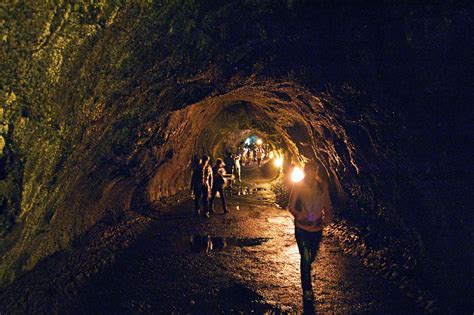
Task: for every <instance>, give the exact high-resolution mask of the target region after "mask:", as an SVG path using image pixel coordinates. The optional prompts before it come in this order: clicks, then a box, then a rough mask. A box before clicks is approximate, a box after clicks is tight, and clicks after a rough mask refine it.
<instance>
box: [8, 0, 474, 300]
mask: <svg viewBox="0 0 474 315" xmlns="http://www.w3.org/2000/svg"><path fill="white" fill-rule="evenodd" d="M363 2H364V1H354V4H351V5H347V4H346V3H345V1H342V2H338V1H335V2H334V4H330V5H329V4H328V1H280V2H278V1H277V2H274V3H271V4H270V2H266V1H221V2H219V5H214V4H211V2H207V1H186V2H185V3H181V2H179V1H138V2H136V1H130V2H123V3H122V2H116V1H100V2H97V1H92V2H91V1H78V3H77V4H71V3H69V2H63V1H59V2H48V3H46V2H45V3H42V4H38V3H36V2H34V3H33V2H32V3H28V2H22V1H19V2H15V4H12V5H11V6H10V5H9V6H6V7H5V8H4V9H5V10H2V11H1V13H0V14H2V18H4V19H5V21H6V24H5V25H6V26H7V27H4V28H2V30H1V32H2V36H1V38H2V45H1V46H0V53H1V58H0V60H1V61H2V66H1V67H0V68H1V70H2V75H1V76H0V78H1V80H2V81H1V89H2V94H1V97H2V100H1V101H2V105H4V106H2V108H0V109H1V110H0V119H1V120H2V121H1V123H2V124H1V128H0V153H1V156H0V192H1V198H2V199H1V200H0V210H1V211H0V233H1V239H0V256H1V257H2V259H1V260H0V283H1V284H2V285H4V284H6V283H9V282H11V281H13V280H14V279H15V277H17V276H18V275H20V274H22V273H24V272H25V271H26V270H30V269H32V268H33V267H34V266H35V265H36V264H37V263H38V261H40V260H41V259H43V258H45V257H47V256H48V255H51V254H53V253H55V252H58V251H60V250H63V249H67V248H68V247H70V246H71V243H72V241H73V240H74V239H77V238H78V237H79V236H81V235H82V234H84V233H85V232H86V231H88V230H89V229H90V228H91V227H93V226H94V225H95V224H97V223H98V222H100V221H101V220H105V219H107V220H106V221H108V222H114V220H119V219H120V217H121V215H123V213H124V212H125V211H128V210H135V209H136V207H140V206H142V205H146V204H147V203H149V202H153V201H154V200H157V199H159V198H162V197H166V196H168V195H172V194H174V193H176V192H178V191H179V190H181V189H183V188H185V187H186V186H187V183H186V176H187V169H188V165H189V160H190V156H189V154H191V153H193V152H195V151H205V152H208V153H210V154H213V155H214V154H220V153H219V152H218V151H220V150H221V148H220V145H219V140H218V139H217V138H214V137H218V136H219V135H224V131H225V130H229V129H230V128H228V129H226V128H220V129H219V132H218V133H213V135H211V134H207V133H206V131H205V130H204V125H200V124H199V123H198V122H196V121H195V122H194V124H193V125H191V122H186V120H187V119H188V118H190V119H196V117H198V116H199V114H200V111H199V109H197V108H199V107H201V110H202V111H203V113H202V115H204V116H205V117H206V118H208V119H210V120H212V121H216V122H217V124H216V126H218V125H219V122H220V121H222V122H224V121H225V115H229V116H230V114H229V112H232V111H233V110H235V111H237V112H239V108H247V107H248V108H250V115H251V117H252V120H249V121H247V123H245V124H244V126H243V127H242V128H243V129H238V130H241V133H242V135H243V134H245V132H246V131H245V130H252V132H255V133H260V134H262V135H263V136H268V137H269V138H271V139H273V140H272V141H275V143H279V144H280V145H281V146H282V147H284V148H285V150H287V152H288V153H289V154H290V155H291V156H293V157H294V159H296V160H298V159H299V158H301V159H303V157H305V158H315V159H317V160H319V161H320V163H321V165H322V166H323V167H324V169H325V171H326V173H327V175H328V181H329V182H330V183H331V188H332V189H331V190H332V191H331V192H332V195H333V196H335V198H336V199H341V200H343V199H346V201H347V205H344V206H342V207H340V208H339V210H340V215H341V217H343V218H344V219H347V220H348V222H349V224H350V225H351V226H355V227H356V228H357V230H359V231H361V233H362V234H363V235H365V237H366V238H367V239H368V240H369V241H370V243H371V245H372V246H374V247H377V246H385V247H390V248H395V247H396V248H402V250H401V251H400V252H402V254H401V256H403V259H401V261H398V262H396V264H398V265H399V266H401V268H405V263H406V266H407V267H408V269H407V270H408V272H409V273H410V275H411V276H413V277H417V278H419V281H420V282H421V283H423V284H427V285H426V286H427V287H437V288H438V289H439V292H441V293H442V294H440V295H442V296H445V295H446V294H445V292H446V291H447V292H448V294H451V297H450V299H451V300H452V301H454V302H456V303H457V300H459V299H458V296H460V295H462V292H466V291H468V290H467V289H466V288H468V287H469V284H468V283H467V280H466V278H467V277H466V276H465V274H467V273H469V270H470V265H469V261H470V253H471V247H472V246H471V244H470V242H469V240H470V235H471V232H470V225H469V222H471V221H472V220H471V218H470V216H471V213H472V211H470V208H469V207H468V206H467V205H468V204H469V205H470V204H471V202H470V200H468V198H469V196H470V193H469V187H470V182H469V179H470V177H469V174H468V173H469V172H466V165H470V164H469V157H470V153H471V152H470V147H469V146H467V145H466V143H468V141H469V137H468V135H470V134H471V133H470V132H469V131H470V128H471V125H472V123H471V121H469V118H470V115H466V113H467V112H469V110H470V107H469V104H471V99H472V97H471V94H472V93H471V90H472V88H471V87H470V86H468V84H466V83H467V82H469V80H465V77H466V75H465V74H466V72H465V71H466V67H465V65H466V64H469V62H470V56H471V55H472V53H471V50H472V49H471V48H470V47H471V45H470V44H471V42H472V41H471V38H472V36H469V34H471V33H472V31H471V30H472V27H471V25H472V16H473V15H472V12H470V11H471V10H470V9H468V8H465V7H463V6H462V5H460V6H458V5H453V3H451V4H449V3H447V4H446V5H444V4H441V3H440V4H439V5H438V4H426V5H425V4H423V5H419V6H418V5H416V6H413V5H410V4H398V3H397V4H395V5H392V4H387V5H385V4H383V5H380V6H377V7H372V6H368V5H365V4H364V3H363ZM389 2H390V1H389ZM331 3H332V2H331ZM2 9H3V8H2ZM288 82H289V83H288ZM294 82H298V84H299V85H298V84H295V83H294ZM226 99H227V101H226ZM214 103H216V104H217V103H219V104H221V106H218V105H216V104H214ZM239 103H240V104H244V105H236V104H239ZM213 104H214V105H213ZM213 106H214V107H217V108H219V107H220V108H221V110H218V113H215V112H213V111H210V110H209V111H208V110H207V107H210V108H212V107H213ZM226 113H227V114H226ZM187 115H188V116H187ZM196 115H197V116H196ZM259 117H260V118H259ZM262 117H265V118H262ZM264 119H272V120H268V121H266V124H265V123H263V122H264ZM244 122H245V120H244ZM232 123H234V122H233V121H232ZM175 124H177V125H175ZM221 125H222V124H221ZM221 127H224V126H221ZM193 128H197V129H196V130H194V129H193ZM239 128H240V126H239ZM187 132H189V133H187ZM180 136H181V137H182V139H179V137H180ZM225 136H226V137H232V136H231V135H230V134H229V131H225ZM457 174H459V176H458V175H457ZM338 196H342V197H343V198H338ZM345 197H347V198H345ZM453 244H455V245H456V246H453ZM386 256H387V257H388V258H389V259H390V260H391V261H394V260H396V259H398V258H399V256H400V255H399V253H396V254H393V255H390V254H387V255H386ZM456 283H460V284H459V286H457V287H456V285H457V284H456ZM450 286H452V290H446V287H450ZM451 292H452V293H451ZM471 300H472V299H471ZM454 302H453V303H454Z"/></svg>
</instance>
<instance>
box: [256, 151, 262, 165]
mask: <svg viewBox="0 0 474 315" xmlns="http://www.w3.org/2000/svg"><path fill="white" fill-rule="evenodd" d="M256 155H257V165H258V166H259V167H260V166H261V165H262V158H263V149H262V148H261V147H260V148H257V153H256Z"/></svg>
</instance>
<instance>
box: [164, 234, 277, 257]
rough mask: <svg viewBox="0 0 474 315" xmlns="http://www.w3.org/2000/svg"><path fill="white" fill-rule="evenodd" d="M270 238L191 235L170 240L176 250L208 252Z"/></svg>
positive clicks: (260, 242)
mask: <svg viewBox="0 0 474 315" xmlns="http://www.w3.org/2000/svg"><path fill="white" fill-rule="evenodd" d="M269 240H270V239H269V238H263V237H259V238H235V237H211V236H210V235H191V236H189V237H183V238H180V239H176V240H168V242H169V244H168V245H170V246H171V249H172V251H174V252H178V253H181V252H193V253H201V252H204V253H207V252H210V251H219V250H223V249H231V248H232V247H247V246H257V245H261V244H263V243H265V242H267V241H269Z"/></svg>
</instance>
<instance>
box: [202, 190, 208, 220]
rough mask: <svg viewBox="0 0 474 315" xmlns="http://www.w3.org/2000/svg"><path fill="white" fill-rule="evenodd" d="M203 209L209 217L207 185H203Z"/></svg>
mask: <svg viewBox="0 0 474 315" xmlns="http://www.w3.org/2000/svg"><path fill="white" fill-rule="evenodd" d="M202 209H203V213H204V215H205V216H206V217H209V189H208V188H207V187H206V186H203V187H202Z"/></svg>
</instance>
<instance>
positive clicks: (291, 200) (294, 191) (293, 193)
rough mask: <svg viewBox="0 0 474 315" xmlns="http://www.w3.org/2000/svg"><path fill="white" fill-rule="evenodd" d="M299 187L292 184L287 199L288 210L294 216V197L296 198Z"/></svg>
mask: <svg viewBox="0 0 474 315" xmlns="http://www.w3.org/2000/svg"><path fill="white" fill-rule="evenodd" d="M298 194H299V189H298V187H297V186H295V185H293V187H292V188H291V191H290V198H289V200H288V207H287V209H288V211H290V213H291V214H292V215H293V216H294V217H295V216H296V199H298Z"/></svg>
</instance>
